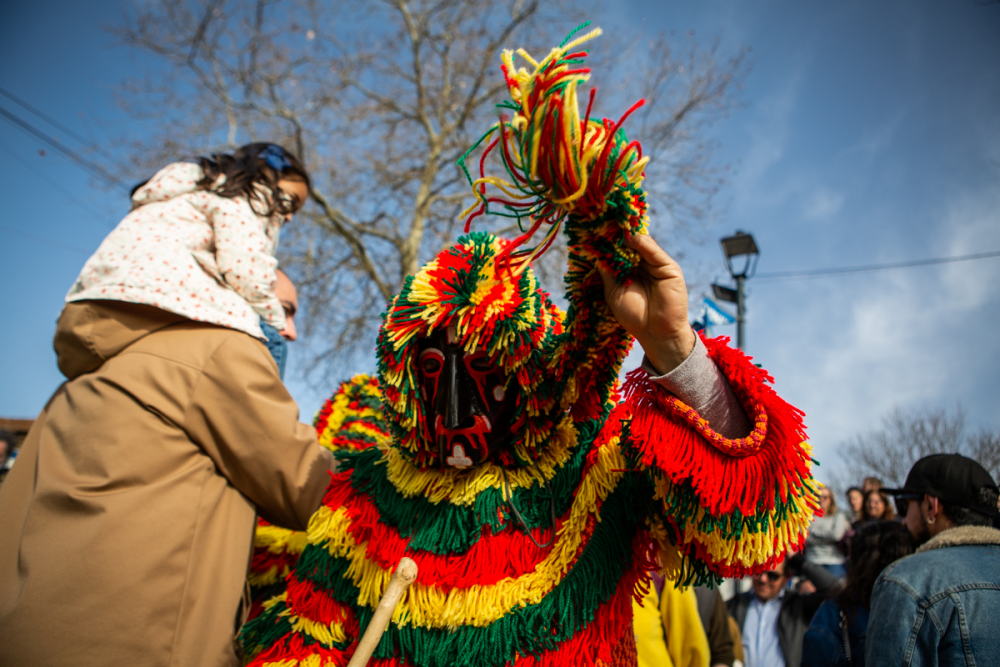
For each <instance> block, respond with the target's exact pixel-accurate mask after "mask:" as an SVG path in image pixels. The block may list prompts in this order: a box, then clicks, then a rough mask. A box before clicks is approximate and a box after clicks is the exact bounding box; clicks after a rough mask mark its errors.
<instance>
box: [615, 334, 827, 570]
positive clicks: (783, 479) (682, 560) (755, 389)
mask: <svg viewBox="0 0 1000 667" xmlns="http://www.w3.org/2000/svg"><path fill="white" fill-rule="evenodd" d="M703 341H704V343H705V346H706V347H707V349H708V352H709V356H710V357H711V358H712V360H713V361H714V362H715V363H716V365H717V366H718V367H719V370H720V371H721V372H722V374H723V375H724V376H725V377H726V378H727V379H728V381H729V383H730V385H731V386H732V388H733V390H734V392H735V393H736V395H737V397H738V398H739V400H740V402H741V403H742V405H743V408H744V410H745V411H746V413H747V416H748V417H749V418H750V420H751V422H752V423H753V430H752V431H751V432H750V434H749V435H748V436H746V437H744V438H738V439H730V438H726V437H724V436H722V435H721V434H719V433H717V432H716V431H714V430H713V429H712V427H711V426H710V425H709V423H708V422H707V421H706V420H705V419H703V418H702V417H701V415H699V414H698V413H697V412H696V411H695V410H694V409H692V408H691V407H689V406H688V405H685V404H684V403H683V402H682V401H681V400H680V399H678V398H677V397H676V396H674V395H672V394H670V393H668V392H666V391H664V390H663V389H662V388H661V387H660V386H658V385H657V384H656V383H654V382H652V381H651V380H650V379H649V377H648V374H647V373H646V372H645V371H643V370H641V369H640V370H637V371H634V372H632V373H630V374H629V376H628V379H627V381H626V383H625V387H624V393H625V398H626V401H627V402H628V404H629V407H630V410H631V413H632V421H631V425H630V441H629V443H628V450H629V452H630V454H631V455H632V456H633V457H634V458H635V460H636V463H637V465H638V466H639V467H640V468H641V469H643V470H645V471H647V472H648V474H649V475H650V476H651V477H652V479H653V481H654V484H655V489H656V491H655V501H654V508H653V516H652V518H651V523H652V529H653V534H654V536H655V537H656V539H657V541H658V543H659V546H660V548H661V550H662V558H663V561H664V563H663V564H664V566H665V568H666V570H667V574H668V575H669V576H670V577H671V578H672V579H675V580H677V581H678V582H679V583H683V584H691V583H707V582H711V581H716V580H718V578H719V577H742V576H745V575H747V574H751V573H754V572H760V571H764V570H767V569H770V568H772V567H773V566H774V565H775V564H776V563H777V562H779V561H780V560H781V559H783V558H784V556H785V553H786V551H789V550H796V551H798V550H801V548H802V545H803V542H804V540H805V536H806V533H807V530H808V527H809V524H810V522H811V521H812V518H813V516H814V514H816V513H818V512H819V509H818V501H817V491H816V486H815V482H814V481H813V479H812V474H811V472H810V466H811V463H812V462H813V461H812V458H811V456H810V453H811V452H810V447H809V443H808V442H807V441H806V437H805V427H804V426H803V424H802V417H803V413H802V412H801V411H800V410H798V409H797V408H795V407H793V406H791V405H789V404H788V403H786V402H785V401H783V400H782V399H781V398H780V397H779V396H778V395H777V394H776V393H775V392H774V390H773V389H772V388H771V386H770V385H771V384H772V383H773V379H772V378H771V376H770V375H769V374H768V373H767V372H766V371H764V370H763V369H760V368H758V367H757V366H755V365H754V364H753V363H751V361H750V358H749V357H747V356H746V355H744V354H743V353H742V352H741V351H740V350H737V349H733V348H731V347H729V345H728V344H727V343H728V338H725V337H720V338H715V339H703Z"/></svg>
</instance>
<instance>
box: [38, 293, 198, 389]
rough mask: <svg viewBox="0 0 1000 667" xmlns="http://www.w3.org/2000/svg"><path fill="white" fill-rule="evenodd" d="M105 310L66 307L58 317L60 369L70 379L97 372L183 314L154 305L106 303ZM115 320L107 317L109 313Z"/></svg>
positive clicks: (102, 304)
mask: <svg viewBox="0 0 1000 667" xmlns="http://www.w3.org/2000/svg"><path fill="white" fill-rule="evenodd" d="M101 306H102V308H101V309H96V308H67V309H66V310H64V311H63V313H62V315H60V316H59V323H58V325H57V326H56V337H55V340H54V341H53V347H55V350H56V363H57V364H58V365H59V370H60V371H62V374H63V375H65V376H66V378H67V379H69V380H75V379H76V378H78V377H79V376H81V375H83V374H84V373H91V372H93V371H96V370H97V369H98V368H100V367H101V365H102V364H103V363H104V362H105V361H107V360H108V359H110V358H111V357H113V356H115V355H116V354H118V353H119V352H121V351H122V350H124V349H125V348H126V347H128V346H129V345H131V344H132V343H135V342H136V341H138V340H139V339H141V338H143V337H145V336H148V335H149V334H151V333H153V332H154V331H159V330H161V329H163V328H165V327H168V326H170V325H171V324H177V323H178V322H183V321H184V318H183V317H181V316H180V315H174V314H173V313H168V312H167V311H165V310H160V309H159V308H153V307H152V306H143V305H140V304H125V303H122V302H120V301H105V302H102V303H101ZM109 313H112V314H114V317H108V314H109Z"/></svg>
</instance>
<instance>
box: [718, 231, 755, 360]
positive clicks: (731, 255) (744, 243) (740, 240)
mask: <svg viewBox="0 0 1000 667" xmlns="http://www.w3.org/2000/svg"><path fill="white" fill-rule="evenodd" d="M719 243H721V244H722V253H723V254H724V255H725V256H726V268H727V269H729V275H731V276H732V277H733V279H734V280H736V289H735V290H733V289H732V288H729V287H723V286H722V285H712V289H713V291H714V292H715V298H717V299H719V300H721V301H729V302H730V303H735V304H736V347H738V348H740V349H741V350H742V349H744V347H743V344H744V338H743V323H744V322H745V321H746V304H745V298H746V297H745V293H744V289H743V287H744V283H745V282H746V280H747V279H748V278H752V277H753V274H754V273H755V272H756V271H757V260H758V258H759V257H760V251H759V250H758V249H757V243H756V242H755V241H754V240H753V235H752V234H747V233H746V232H742V231H740V230H736V233H735V234H734V235H732V236H727V237H726V238H724V239H722V240H721V241H720V242H719ZM739 257H743V261H742V266H740V264H741V262H740V261H738V260H737V261H736V262H734V261H733V260H734V259H737V258H739ZM734 264H735V265H734Z"/></svg>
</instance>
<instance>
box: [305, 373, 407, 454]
mask: <svg viewBox="0 0 1000 667" xmlns="http://www.w3.org/2000/svg"><path fill="white" fill-rule="evenodd" d="M369 380H370V376H368V375H355V376H354V377H352V378H351V379H350V380H349V381H348V382H346V383H344V384H345V385H347V384H351V385H355V386H357V387H360V388H361V392H362V393H363V394H365V395H366V396H373V397H375V398H378V399H381V398H382V395H381V392H380V391H379V389H378V387H373V386H371V384H370V383H369ZM350 403H351V397H350V395H349V394H348V392H346V391H342V392H339V393H337V394H336V395H335V396H334V398H333V406H332V408H331V410H330V416H329V418H328V419H327V420H326V428H324V429H323V432H322V433H320V434H319V444H321V445H323V446H324V447H326V448H327V449H329V450H331V451H334V450H336V449H337V448H336V447H334V446H333V438H334V437H335V436H336V435H338V434H339V433H340V432H341V431H340V429H341V427H342V426H343V425H344V421H345V420H346V419H347V418H348V417H358V418H360V419H374V420H375V421H377V422H381V421H382V411H381V410H377V409H374V408H369V407H364V408H361V409H360V410H358V409H355V408H351V407H350ZM346 432H347V433H359V434H364V435H369V436H371V437H373V438H375V439H376V441H377V442H378V444H388V443H389V441H390V440H391V437H390V436H388V435H387V434H385V433H382V432H380V431H378V430H377V429H374V428H372V427H371V426H369V425H367V424H365V423H364V422H355V423H353V424H351V426H350V427H348V429H347V431H346Z"/></svg>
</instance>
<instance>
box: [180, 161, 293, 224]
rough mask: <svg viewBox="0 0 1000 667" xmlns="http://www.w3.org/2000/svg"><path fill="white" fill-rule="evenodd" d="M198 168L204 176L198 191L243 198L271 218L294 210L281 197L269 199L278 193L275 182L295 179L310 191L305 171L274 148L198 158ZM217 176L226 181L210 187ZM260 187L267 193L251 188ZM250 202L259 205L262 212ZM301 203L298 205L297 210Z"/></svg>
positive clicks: (258, 211) (288, 201) (291, 203)
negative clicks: (270, 194)
mask: <svg viewBox="0 0 1000 667" xmlns="http://www.w3.org/2000/svg"><path fill="white" fill-rule="evenodd" d="M198 164H200V165H201V168H202V170H203V171H204V172H205V176H204V178H202V179H201V180H200V181H198V187H200V188H204V189H205V190H211V191H212V192H214V193H215V194H217V195H219V196H220V197H246V199H247V201H249V202H250V205H251V206H253V209H254V210H255V211H257V213H259V214H261V215H265V216H268V217H270V216H272V215H274V214H275V213H279V214H281V215H287V214H290V213H294V212H295V211H296V210H297V207H296V206H295V204H294V202H292V201H290V200H288V199H285V198H283V197H275V196H269V193H277V192H278V181H280V180H281V179H282V178H287V177H289V176H292V177H298V179H301V180H302V181H303V182H305V184H306V187H310V186H311V183H310V181H309V174H308V173H307V172H306V169H305V167H303V166H302V163H301V162H299V159H298V158H297V157H295V155H294V154H292V153H291V152H290V151H287V150H285V149H284V148H282V147H281V146H279V145H277V144H270V143H254V144H247V145H246V146H242V147H240V148H239V149H238V150H237V151H236V152H235V153H233V154H232V155H227V154H225V153H216V154H214V155H212V157H202V158H198ZM220 175H224V176H225V177H226V180H225V181H224V182H223V183H221V184H220V185H218V186H217V187H212V186H213V184H214V183H215V182H216V180H217V179H218V178H219V176H220ZM257 183H260V184H261V185H263V186H265V187H266V189H267V191H266V192H261V191H260V190H259V189H258V188H256V187H254V185H255V184H257ZM254 202H260V203H262V204H263V205H264V207H265V209H264V210H263V211H262V210H260V209H259V208H258V207H257V206H254ZM302 204H305V202H299V206H301V205H302Z"/></svg>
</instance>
